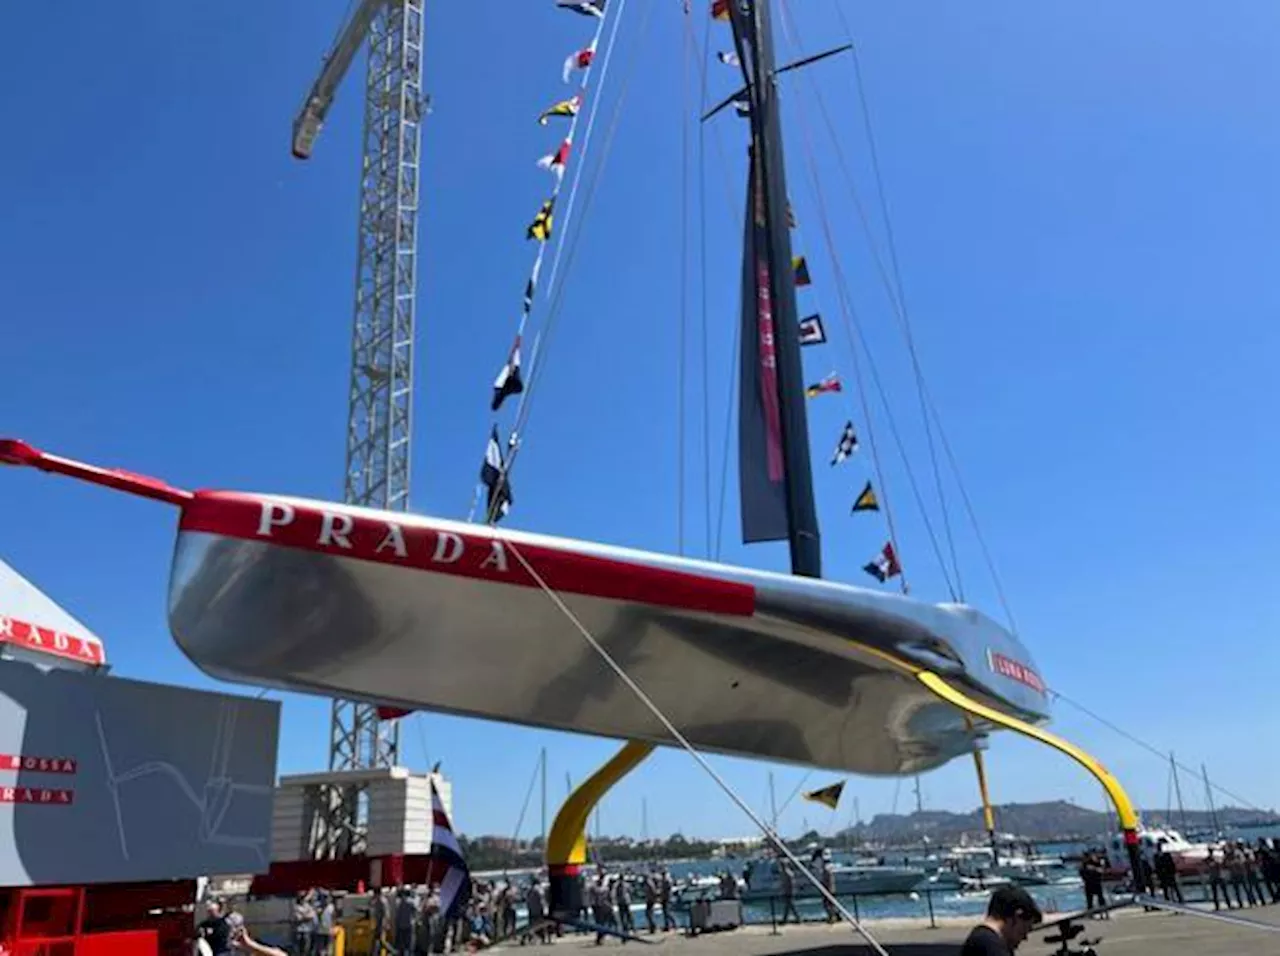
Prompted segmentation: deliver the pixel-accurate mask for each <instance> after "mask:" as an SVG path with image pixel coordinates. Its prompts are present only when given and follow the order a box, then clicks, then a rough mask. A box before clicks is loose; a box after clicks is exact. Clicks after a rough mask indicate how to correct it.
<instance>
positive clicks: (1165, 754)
mask: <svg viewBox="0 0 1280 956" xmlns="http://www.w3.org/2000/svg"><path fill="white" fill-rule="evenodd" d="M1049 693H1050V694H1052V695H1053V697H1054V699H1056V700H1060V701H1062V702H1063V703H1064V704H1070V705H1071V706H1072V707H1074V708H1075V709H1076V710H1078V711H1080V713H1082V714H1084V715H1085V716H1086V717H1091V718H1093V719H1094V720H1096V721H1097V722H1098V723H1100V724H1102V726H1104V727H1106V728H1107V729H1108V730H1110V731H1112V732H1113V733H1117V734H1119V735H1120V736H1121V737H1123V738H1125V740H1128V741H1129V742H1130V743H1133V744H1137V745H1138V746H1139V747H1141V748H1142V749H1143V750H1146V751H1148V752H1150V753H1152V754H1154V755H1155V756H1157V757H1159V758H1160V760H1161V762H1166V763H1167V762H1169V751H1167V750H1161V749H1160V748H1159V747H1156V746H1154V745H1153V744H1150V743H1147V741H1145V740H1143V739H1142V738H1141V737H1137V736H1135V735H1134V734H1131V733H1129V731H1127V730H1125V729H1124V728H1123V727H1121V726H1120V725H1119V724H1116V723H1113V722H1112V721H1110V720H1107V719H1106V718H1105V717H1103V716H1101V715H1100V714H1096V713H1094V712H1093V711H1092V710H1090V709H1089V708H1088V707H1086V706H1084V704H1082V703H1080V702H1079V701H1076V700H1072V699H1071V698H1070V697H1068V696H1067V695H1066V694H1063V693H1062V692H1061V691H1057V690H1054V689H1053V688H1049ZM1173 764H1174V766H1175V767H1177V768H1178V769H1179V770H1181V771H1183V772H1184V773H1189V774H1191V775H1192V776H1199V775H1200V774H1199V771H1196V770H1193V769H1192V768H1191V767H1188V766H1185V765H1184V764H1181V763H1179V762H1178V761H1176V760H1175V761H1173ZM1209 786H1210V788H1211V789H1213V790H1216V791H1218V792H1219V793H1220V794H1222V795H1223V796H1224V797H1229V798H1230V799H1232V800H1235V801H1236V802H1237V803H1240V804H1243V805H1244V806H1246V807H1248V808H1249V809H1250V810H1257V811H1258V812H1263V809H1262V807H1260V806H1258V805H1257V804H1256V803H1253V802H1252V801H1249V800H1246V799H1245V798H1244V797H1242V796H1239V795H1238V794H1234V793H1232V792H1231V791H1230V790H1228V789H1226V787H1220V786H1218V785H1217V784H1216V783H1214V782H1213V781H1209Z"/></svg>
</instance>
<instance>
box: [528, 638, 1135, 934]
mask: <svg viewBox="0 0 1280 956" xmlns="http://www.w3.org/2000/svg"><path fill="white" fill-rule="evenodd" d="M858 647H859V649H860V650H862V651H865V652H867V653H870V654H873V655H874V656H876V657H879V658H881V659H882V660H885V661H887V662H889V663H891V664H893V666H894V667H896V668H897V669H899V670H901V671H904V672H906V673H907V674H910V675H911V676H912V677H914V678H915V679H916V680H918V681H919V682H920V683H921V684H923V685H924V686H925V687H926V688H927V689H928V690H929V691H930V692H931V693H933V694H934V695H936V696H937V697H939V698H941V699H942V700H944V701H946V702H947V703H949V704H951V705H953V706H954V707H956V708H958V709H959V710H961V711H962V712H964V714H966V715H967V716H968V717H970V718H977V719H979V720H984V721H987V722H989V723H992V724H995V725H997V726H999V727H1004V728H1005V729H1006V730H1012V731H1014V732H1016V733H1019V734H1022V735H1023V736H1024V737H1030V738H1031V739H1032V740H1035V741H1038V742H1040V743H1042V744H1045V745H1047V746H1049V747H1052V748H1053V749H1054V750H1056V751H1058V752H1059V753H1062V754H1065V755H1066V756H1068V757H1070V758H1071V759H1072V760H1074V761H1075V762H1076V763H1078V764H1080V766H1082V767H1084V769H1085V770H1087V771H1088V772H1089V773H1090V774H1092V775H1093V776H1094V777H1095V778H1096V779H1097V781H1098V782H1099V783H1101V784H1102V787H1103V789H1104V790H1105V791H1106V792H1107V796H1109V797H1110V798H1111V802H1112V803H1113V804H1114V805H1115V808H1116V816H1117V817H1118V818H1119V820H1120V828H1121V830H1122V831H1123V833H1124V842H1125V846H1126V848H1127V849H1128V852H1129V864H1130V867H1131V868H1132V869H1131V872H1132V873H1134V874H1137V873H1139V872H1141V870H1140V869H1139V861H1138V814H1137V812H1136V811H1135V810H1134V808H1133V801H1132V800H1130V799H1129V795H1128V793H1126V792H1125V789H1124V787H1122V786H1121V785H1120V781H1119V780H1117V779H1116V778H1115V777H1114V776H1112V774H1111V772H1110V771H1109V770H1107V768H1106V767H1104V766H1103V765H1102V763H1101V762H1100V761H1098V760H1096V759H1095V758H1094V757H1092V756H1090V755H1089V754H1087V753H1085V752H1084V751H1083V750H1081V749H1080V748H1079V747H1077V746H1076V745H1075V744H1073V743H1070V742H1069V741H1067V740H1064V739H1062V738H1061V737H1059V736H1057V735H1056V734H1051V733H1049V732H1048V731H1047V730H1044V729H1042V728H1040V727H1037V726H1035V725H1034V724H1030V723H1027V722H1026V721H1025V720H1019V719H1018V718H1017V717H1011V716H1010V715H1008V714H1006V713H1004V712H1002V711H999V710H996V709H995V708H994V707H988V706H987V705H986V704H984V703H982V702H980V701H977V700H974V699H973V698H972V697H970V696H968V695H967V694H965V693H964V692H963V691H960V690H958V689H956V688H955V687H953V686H952V685H950V684H948V683H947V682H946V681H945V680H943V679H942V678H941V677H939V676H938V675H937V674H935V673H933V672H932V671H929V670H925V669H923V668H920V667H917V666H914V665H912V664H910V663H908V662H906V661H904V660H901V659H899V658H897V657H894V656H892V655H890V654H886V653H885V652H884V651H881V650H879V649H877V648H871V647H866V646H865V645H861V644H860V645H858ZM653 749H654V745H653V744H652V743H648V742H643V741H637V740H631V741H628V742H627V743H626V744H625V745H624V746H623V748H622V749H621V750H620V751H618V753H617V754H615V755H614V757H613V758H612V759H611V760H610V761H609V762H608V763H606V764H605V765H604V766H603V767H601V768H600V769H599V770H597V771H596V772H595V773H594V774H592V775H591V776H590V777H588V778H587V779H586V780H585V781H583V783H582V784H581V785H580V786H579V787H578V788H577V789H576V790H574V792H573V793H572V794H571V795H570V796H569V799H568V800H566V801H565V804H564V806H563V807H561V808H560V812H559V813H558V814H556V819H555V823H554V824H553V825H552V827H551V833H550V834H549V835H548V837H547V848H546V852H547V869H548V877H549V883H550V897H551V899H550V904H551V905H550V910H551V913H552V914H553V915H559V914H566V913H567V914H576V913H577V911H578V910H579V909H580V908H581V906H582V884H581V880H580V879H579V874H580V872H581V869H582V865H583V864H584V863H586V861H587V839H586V830H587V821H588V820H589V819H590V817H591V811H592V810H593V809H595V806H596V804H598V803H599V802H600V800H601V799H602V798H603V797H604V795H605V794H606V793H607V792H608V791H609V790H610V788H612V787H613V786H614V784H616V783H617V782H618V781H619V780H621V779H622V778H623V777H625V776H626V775H627V774H628V773H630V772H631V771H632V770H633V769H634V768H635V767H637V766H638V765H639V764H640V763H641V762H642V761H643V760H644V759H645V758H646V757H648V756H649V754H650V753H652V752H653ZM974 757H975V759H976V760H977V763H978V770H979V778H978V779H979V786H980V787H981V789H982V791H983V800H982V802H983V807H984V809H985V810H986V812H987V820H986V821H985V822H986V825H987V828H988V829H989V830H994V821H993V820H992V819H991V817H990V809H989V808H990V800H989V798H988V796H987V792H986V791H987V787H986V774H985V773H984V772H983V768H982V761H981V755H980V754H978V753H977V752H976V751H975V753H974Z"/></svg>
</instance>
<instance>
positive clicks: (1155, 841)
mask: <svg viewBox="0 0 1280 956" xmlns="http://www.w3.org/2000/svg"><path fill="white" fill-rule="evenodd" d="M1162 843H1163V844H1164V849H1166V850H1168V851H1169V853H1170V854H1171V855H1172V856H1173V861H1174V864H1175V865H1176V866H1177V867H1178V871H1179V872H1180V873H1194V872H1198V871H1199V870H1200V869H1201V868H1202V867H1203V866H1204V864H1205V861H1206V860H1207V859H1208V857H1209V851H1210V850H1211V849H1215V848H1216V847H1217V846H1218V844H1216V843H1192V842H1190V841H1189V840H1187V838H1186V837H1184V836H1183V835H1182V833H1181V831H1179V830H1175V829H1173V828H1171V827H1140V828H1139V829H1138V848H1139V850H1140V851H1141V852H1142V855H1143V856H1144V857H1146V858H1147V859H1152V858H1153V857H1154V856H1155V855H1156V853H1157V851H1158V850H1159V849H1160V844H1162ZM1106 848H1107V857H1108V860H1109V861H1110V867H1109V868H1108V875H1109V876H1112V877H1119V876H1123V875H1125V874H1127V873H1128V872H1129V855H1128V852H1127V851H1126V849H1125V847H1124V845H1123V844H1122V843H1121V841H1120V838H1119V837H1111V838H1110V839H1108V841H1107V843H1106Z"/></svg>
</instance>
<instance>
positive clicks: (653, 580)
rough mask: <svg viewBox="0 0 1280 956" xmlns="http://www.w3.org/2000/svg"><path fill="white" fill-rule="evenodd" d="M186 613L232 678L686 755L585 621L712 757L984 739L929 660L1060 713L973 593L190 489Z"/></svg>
mask: <svg viewBox="0 0 1280 956" xmlns="http://www.w3.org/2000/svg"><path fill="white" fill-rule="evenodd" d="M552 594H554V595H556V596H557V597H558V598H559V599H560V601H562V602H563V604H564V608H562V607H561V606H560V605H559V604H558V603H557V602H556V601H555V600H553V599H552V597H551V595H552ZM565 608H567V610H568V611H569V612H571V614H572V617H573V618H574V619H576V622H575V620H573V619H571V618H570V616H569V615H567V614H566V613H565ZM169 623H170V628H171V630H172V633H173V636H174V638H175V639H176V641H177V643H178V645H179V646H180V647H181V649H182V650H183V652H184V653H186V654H187V656H188V657H190V659H191V660H192V661H193V662H195V664H196V665H197V666H199V667H200V668H201V669H202V670H204V671H205V672H206V673H209V674H211V675H213V676H216V677H220V678H224V679H228V680H234V681H242V682H247V683H252V684H257V685H261V686H272V687H279V688H282V689H289V690H294V691H303V692H311V693H316V694H323V695H326V696H338V697H344V698H354V699H363V700H368V701H373V702H377V703H379V704H384V705H391V706H396V707H402V708H405V709H427V710H436V711H446V712H452V713H457V714H464V715H468V716H473V717H482V718H489V719H493V720H501V721H507V722H512V723H518V724H525V725H531V726H541V727H550V728H556V729H561V730H570V731H578V732H582V733H588V734H593V735H599V736H604V737H616V738H623V739H639V740H648V741H652V742H655V743H658V744H666V745H670V744H673V743H674V742H675V741H673V740H672V739H671V737H670V736H669V734H668V733H667V732H666V730H665V729H664V728H663V726H662V724H661V723H660V722H659V721H658V720H657V719H656V718H655V717H654V716H653V714H652V713H651V712H650V711H649V710H648V709H647V708H646V707H645V706H644V705H643V704H642V703H641V701H640V700H639V699H637V697H636V696H635V694H634V693H633V692H632V691H631V690H629V689H628V688H627V687H625V686H624V685H623V683H622V682H621V681H620V680H618V678H617V677H616V675H615V674H614V673H613V672H612V670H610V669H609V667H608V666H607V664H606V663H605V662H604V661H603V660H602V659H601V657H600V656H599V655H598V654H597V653H596V651H595V650H594V649H593V648H592V647H591V646H590V644H589V643H588V642H587V641H586V640H584V638H583V636H582V634H581V633H580V631H579V630H578V624H581V626H582V627H583V628H585V629H586V630H587V631H589V632H590V633H591V634H592V635H594V637H595V638H596V639H597V640H598V641H599V642H600V644H601V645H602V646H603V647H604V648H605V649H607V651H608V652H609V654H610V655H611V656H612V657H613V658H614V659H615V660H616V661H617V662H618V664H619V665H621V667H622V668H623V669H624V670H625V671H626V673H627V674H629V675H630V676H631V677H632V678H633V679H634V680H635V681H636V682H637V683H638V684H639V685H640V687H642V688H643V689H644V690H645V692H646V693H647V694H648V695H649V696H650V697H651V698H652V699H653V701H654V702H655V703H656V704H657V705H658V707H659V708H661V710H662V711H663V712H664V713H665V714H666V715H667V717H668V718H669V719H670V720H671V721H672V722H673V723H674V725H675V726H676V727H677V728H679V729H680V731H681V733H682V734H684V735H685V736H686V737H687V738H688V740H689V741H690V742H691V743H692V744H693V745H694V746H695V747H698V748H699V749H702V750H707V751H714V752H720V753H725V754H733V755H739V756H748V757H758V758H764V759H770V760H777V761H786V762H794V763H798V764H805V765H810V766H818V767H825V768H831V769H838V770H844V771H850V772H856V773H865V774H912V773H919V772H921V771H925V770H928V769H930V768H932V767H936V766H938V765H940V764H942V763H945V762H946V761H948V760H950V759H952V758H954V757H957V756H960V755H963V754H968V753H970V752H971V751H972V749H973V747H974V744H975V737H981V736H982V735H984V734H985V732H986V731H987V730H988V729H989V728H986V727H983V726H972V725H970V724H968V723H967V722H966V720H965V717H964V715H963V714H962V713H961V712H960V711H959V710H958V709H956V708H955V707H953V706H951V705H950V704H947V703H945V702H943V701H941V700H940V699H938V698H937V697H935V696H934V695H933V694H932V693H930V692H929V691H928V690H927V689H926V688H925V687H924V686H922V684H921V683H920V682H919V681H917V680H915V679H914V678H913V676H912V668H927V669H929V670H932V671H935V672H937V673H940V674H943V675H945V676H947V678H948V679H949V680H951V681H953V682H956V683H957V684H961V685H964V686H965V687H966V688H967V689H968V691H969V692H971V693H972V694H974V696H976V697H978V698H979V699H980V700H982V701H983V702H985V703H987V704H989V705H990V706H992V707H995V708H997V709H999V710H1001V711H1004V712H1006V713H1009V714H1013V715H1016V716H1018V717H1020V718H1022V719H1025V720H1031V721H1034V722H1039V721H1043V720H1044V719H1045V718H1046V717H1047V697H1046V694H1045V689H1044V685H1043V683H1042V682H1041V681H1040V678H1039V677H1038V676H1037V674H1036V671H1035V669H1034V665H1033V663H1032V661H1031V659H1030V657H1029V655H1028V654H1027V652H1026V650H1025V648H1023V647H1022V645H1021V643H1020V642H1019V641H1018V640H1017V639H1016V638H1015V637H1014V636H1013V635H1012V634H1010V633H1009V632H1008V631H1006V630H1005V629H1003V628H1001V627H1000V626H999V625H997V624H996V623H995V622H993V621H991V620H990V619H989V618H987V617H985V616H984V615H982V614H980V613H979V612H977V611H975V610H973V609H972V608H969V607H966V606H963V605H945V604H943V605H937V604H928V603H924V602H920V601H915V600H912V599H909V598H906V597H902V596H899V595H896V594H888V593H884V592H880V591H875V590H869V589H863V588H856V587H850V586H848V585H843V584H838V583H833V582H829V581H821V580H811V579H804V578H797V577H792V576H790V575H782V574H774V573H769V572H763V571H754V570H750V569H743V568H731V567H726V566H723V565H716V564H712V563H708V562H700V561H692V560H687V559H682V558H677V557H673V556H668V555H659V554H652V553H646V552H639V551H631V550H627V549H622V548H614V547H609V546H607V545H601V544H594V543H588V542H582V541H573V540H568V539H562V538H553V537H546V536H541V535H534V534H526V533H521V532H514V531H507V530H499V529H493V528H488V527H484V526H477V525H471V524H462V523H458V522H450V521H443V520H438V519H434V518H429V517H422V516H418V515H409V514H402V513H393V512H382V511H373V510H367V509H360V508H354V507H350V506H344V505H338V504H333V503H330V502H318V501H307V500H303V499H297V498H286V497H275V496H261V495H249V494H235V493H227V492H196V493H194V494H193V495H191V496H190V497H189V498H188V499H185V500H184V501H183V502H182V517H181V522H180V526H179V535H178V542H177V547H176V551H175V555H174V563H173V572H172V576H171V582H170V593H169Z"/></svg>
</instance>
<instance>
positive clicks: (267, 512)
mask: <svg viewBox="0 0 1280 956" xmlns="http://www.w3.org/2000/svg"><path fill="white" fill-rule="evenodd" d="M396 517H398V516H396V515H393V514H390V513H389V514H388V516H387V519H385V520H384V519H382V518H371V517H368V516H365V515H354V514H351V513H350V512H348V511H346V510H344V509H343V508H342V506H341V505H334V506H333V509H332V510H326V509H322V508H315V507H306V506H300V505H294V504H292V503H285V502H280V501H275V500H273V499H271V498H265V497H255V496H251V495H245V494H236V493H231V492H219V491H200V492H196V494H195V496H194V498H193V499H192V500H191V501H190V502H188V503H187V504H186V505H185V506H184V507H183V509H182V520H181V523H180V525H179V527H180V530H182V531H199V532H205V533H207V534H216V535H222V536H224V537H230V538H241V539H243V540H246V541H263V542H266V543H269V544H276V545H282V546H284V547H290V548H300V549H302V550H306V551H312V552H316V553H319V554H329V555H333V556H335V557H342V558H355V559H358V560H362V561H373V562H376V563H379V564H389V565H394V566H398V567H405V568H413V569H416V570H419V571H430V572H435V573H438V574H450V575H456V576H459V577H465V578H473V579H476V580H481V581H493V582H494V583H495V584H510V585H515V586H517V587H526V588H536V587H538V582H537V581H535V580H534V578H533V577H532V575H530V574H529V572H528V571H527V570H526V568H525V567H524V565H523V564H522V563H521V562H520V560H519V558H517V557H516V555H515V554H514V553H512V548H513V547H514V546H513V545H507V544H505V543H504V542H503V539H502V538H501V537H497V536H493V535H489V534H485V533H483V530H482V526H479V527H477V530H476V533H469V532H468V533H465V534H464V533H455V532H452V531H447V530H443V529H440V528H436V527H433V526H432V525H431V524H429V523H427V522H426V521H425V520H424V519H422V518H418V517H416V516H409V515H406V516H405V518H406V519H407V520H405V521H404V522H403V523H398V522H397V523H389V522H394V519H395V518H396ZM518 547H519V550H520V554H521V555H522V556H523V557H524V558H525V560H527V561H528V562H529V564H530V565H532V566H533V568H534V569H535V570H536V571H537V573H538V575H539V576H540V577H541V578H542V580H543V581H545V582H546V584H547V586H548V587H550V588H551V589H552V590H553V591H556V592H559V593H564V594H583V595H589V596H591V597H598V598H606V599H610V600H617V601H632V602H635V603H639V604H651V605H657V606H660V607H672V608H681V609H683V610H690V611H705V612H708V613H712V614H732V615H737V616H744V617H746V616H750V615H752V614H754V613H755V600H756V599H755V588H753V587H752V586H751V585H749V584H740V583H738V582H734V581H722V580H720V579H718V578H711V577H704V576H702V575H698V574H689V573H686V572H683V571H672V570H668V569H665V568H654V567H649V566H647V565H643V564H632V563H629V562H626V561H620V560H616V559H614V558H605V557H597V556H595V555H589V554H581V553H578V552H575V551H570V550H562V549H560V548H550V547H546V546H541V545H533V544H521V545H519V546H518Z"/></svg>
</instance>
